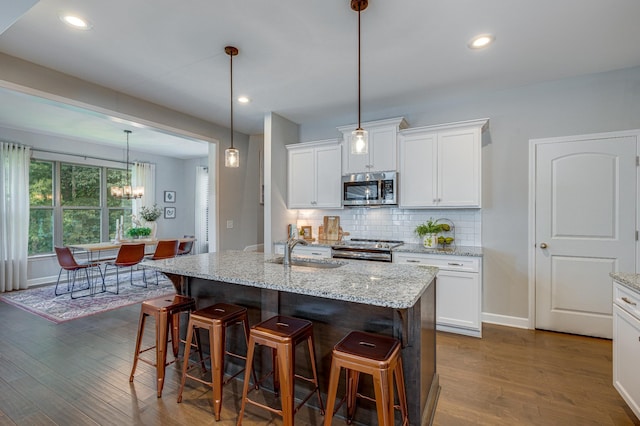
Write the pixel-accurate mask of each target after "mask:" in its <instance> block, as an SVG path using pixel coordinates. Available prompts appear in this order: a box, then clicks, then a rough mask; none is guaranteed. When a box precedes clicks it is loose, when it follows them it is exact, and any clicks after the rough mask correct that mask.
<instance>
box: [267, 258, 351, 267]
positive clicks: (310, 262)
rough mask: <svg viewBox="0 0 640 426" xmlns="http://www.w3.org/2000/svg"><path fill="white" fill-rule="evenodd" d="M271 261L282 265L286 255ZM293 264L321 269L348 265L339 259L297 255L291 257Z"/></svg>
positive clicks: (270, 261)
mask: <svg viewBox="0 0 640 426" xmlns="http://www.w3.org/2000/svg"><path fill="white" fill-rule="evenodd" d="M267 262H269V263H275V264H278V265H282V264H283V263H284V257H277V258H275V259H272V260H268V261H267ZM290 265H291V266H304V267H307V268H319V269H332V268H339V267H340V266H343V265H346V262H340V261H337V260H331V259H307V258H301V257H297V258H294V259H291V263H290Z"/></svg>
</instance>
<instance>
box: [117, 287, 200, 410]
mask: <svg viewBox="0 0 640 426" xmlns="http://www.w3.org/2000/svg"><path fill="white" fill-rule="evenodd" d="M195 308H196V301H195V299H193V298H192V297H187V296H181V295H178V294H175V295H172V296H164V297H157V298H155V299H149V300H145V301H144V302H142V304H141V306H140V321H139V322H138V337H137V339H136V351H135V355H134V357H133V367H132V368H131V375H130V376H129V381H130V382H133V376H134V374H135V372H136V367H137V366H138V361H142V362H145V363H147V364H149V365H152V366H154V367H156V377H157V388H158V398H160V397H161V396H162V387H163V386H164V373H165V367H166V366H167V365H169V364H172V363H173V362H175V359H177V357H178V351H179V349H180V337H179V332H180V313H182V312H189V311H192V310H194V309H195ZM148 316H152V317H153V318H154V319H155V323H156V343H155V345H154V346H151V347H149V348H146V349H141V346H142V336H143V334H144V324H145V320H146V318H147V317H148ZM169 332H171V343H172V347H173V356H174V361H171V362H169V363H167V342H168V340H169V337H168V333H169ZM154 348H155V350H156V359H155V361H149V360H147V359H145V358H142V357H141V356H140V355H141V354H143V353H144V352H147V351H149V350H151V349H154Z"/></svg>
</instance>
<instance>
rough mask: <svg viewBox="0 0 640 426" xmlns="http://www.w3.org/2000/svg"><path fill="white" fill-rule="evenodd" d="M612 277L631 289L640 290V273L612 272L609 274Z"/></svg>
mask: <svg viewBox="0 0 640 426" xmlns="http://www.w3.org/2000/svg"><path fill="white" fill-rule="evenodd" d="M609 275H610V276H611V278H613V279H614V280H616V281H618V282H619V283H622V284H623V285H625V286H626V287H629V288H630V289H631V290H634V291H637V292H640V274H634V273H631V272H628V273H627V272H611V273H610V274H609Z"/></svg>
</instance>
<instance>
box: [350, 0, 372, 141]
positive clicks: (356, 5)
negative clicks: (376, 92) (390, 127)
mask: <svg viewBox="0 0 640 426" xmlns="http://www.w3.org/2000/svg"><path fill="white" fill-rule="evenodd" d="M368 5H369V1H368V0H351V9H353V10H355V11H356V12H358V128H357V129H356V130H354V131H353V133H351V143H350V145H351V154H368V153H369V133H368V132H367V131H366V130H364V129H363V128H362V125H361V124H360V109H361V108H360V12H362V11H363V10H365V9H366V8H367V6H368Z"/></svg>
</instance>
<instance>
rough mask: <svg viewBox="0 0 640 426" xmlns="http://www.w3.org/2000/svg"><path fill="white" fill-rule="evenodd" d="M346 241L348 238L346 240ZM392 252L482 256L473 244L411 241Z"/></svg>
mask: <svg viewBox="0 0 640 426" xmlns="http://www.w3.org/2000/svg"><path fill="white" fill-rule="evenodd" d="M347 241H348V240H347ZM285 243H286V241H284V240H283V241H276V242H275V244H285ZM344 243H345V241H337V242H336V241H323V240H320V241H316V242H313V243H310V244H309V246H311V247H332V246H335V245H340V244H344ZM391 252H392V253H424V254H435V255H447V256H471V257H482V256H483V253H482V247H474V246H454V247H453V248H446V249H432V248H425V247H424V246H423V245H422V244H413V243H409V244H407V243H405V244H402V245H401V246H398V247H395V248H393V249H391Z"/></svg>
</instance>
